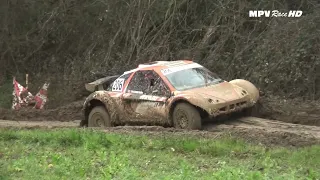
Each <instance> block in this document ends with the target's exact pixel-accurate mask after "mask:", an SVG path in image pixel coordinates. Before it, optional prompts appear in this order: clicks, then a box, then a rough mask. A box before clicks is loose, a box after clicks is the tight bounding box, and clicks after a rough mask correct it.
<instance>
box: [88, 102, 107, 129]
mask: <svg viewBox="0 0 320 180" xmlns="http://www.w3.org/2000/svg"><path fill="white" fill-rule="evenodd" d="M111 126H112V125H111V120H110V116H109V114H108V112H107V110H106V109H105V108H104V107H102V106H96V107H94V108H93V109H92V110H91V111H90V114H89V117H88V127H111Z"/></svg>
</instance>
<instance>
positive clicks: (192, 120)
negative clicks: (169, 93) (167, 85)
mask: <svg viewBox="0 0 320 180" xmlns="http://www.w3.org/2000/svg"><path fill="white" fill-rule="evenodd" d="M172 120H173V126H174V127H175V128H178V129H201V124H202V122H201V116H200V113H199V111H198V110H197V109H196V108H195V107H194V106H192V105H191V104H188V103H179V104H177V105H176V107H175V108H174V110H173V114H172Z"/></svg>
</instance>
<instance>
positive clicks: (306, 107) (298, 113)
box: [258, 95, 320, 126]
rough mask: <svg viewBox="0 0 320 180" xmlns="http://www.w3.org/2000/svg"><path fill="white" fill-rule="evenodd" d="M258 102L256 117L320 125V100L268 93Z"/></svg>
mask: <svg viewBox="0 0 320 180" xmlns="http://www.w3.org/2000/svg"><path fill="white" fill-rule="evenodd" d="M260 104H261V109H260V112H259V115H258V117H262V118H267V119H272V120H279V121H283V122H289V123H293V124H304V125H313V126H320V101H309V100H303V99H301V98H295V99H289V98H285V97H278V96H270V95H268V96H267V97H262V98H261V102H260Z"/></svg>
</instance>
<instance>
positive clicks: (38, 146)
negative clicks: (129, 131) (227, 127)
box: [0, 129, 320, 180]
mask: <svg viewBox="0 0 320 180" xmlns="http://www.w3.org/2000/svg"><path fill="white" fill-rule="evenodd" d="M319 167H320V146H312V147H305V148H299V149H287V148H283V147H282V148H281V147H274V148H267V147H263V146H260V145H259V146H258V145H251V144H247V143H245V142H243V141H239V140H235V139H233V138H231V137H225V138H221V139H214V140H213V139H203V138H188V137H181V136H170V137H169V136H157V137H147V136H143V135H141V136H133V135H123V134H122V135H121V134H106V133H103V132H97V131H93V130H79V129H68V130H16V129H0V179H3V180H5V179H37V178H40V177H41V179H50V180H51V179H52V180H54V179H59V180H60V179H68V180H69V179H77V180H78V179H223V180H225V179H232V180H233V179H241V180H242V179H279V180H280V179H281V180H282V179H319V178H320V174H319V173H320V172H319Z"/></svg>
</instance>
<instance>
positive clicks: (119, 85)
mask: <svg viewBox="0 0 320 180" xmlns="http://www.w3.org/2000/svg"><path fill="white" fill-rule="evenodd" d="M123 84H124V79H123V78H119V79H116V80H115V81H114V83H113V85H112V91H122V88H123Z"/></svg>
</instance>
